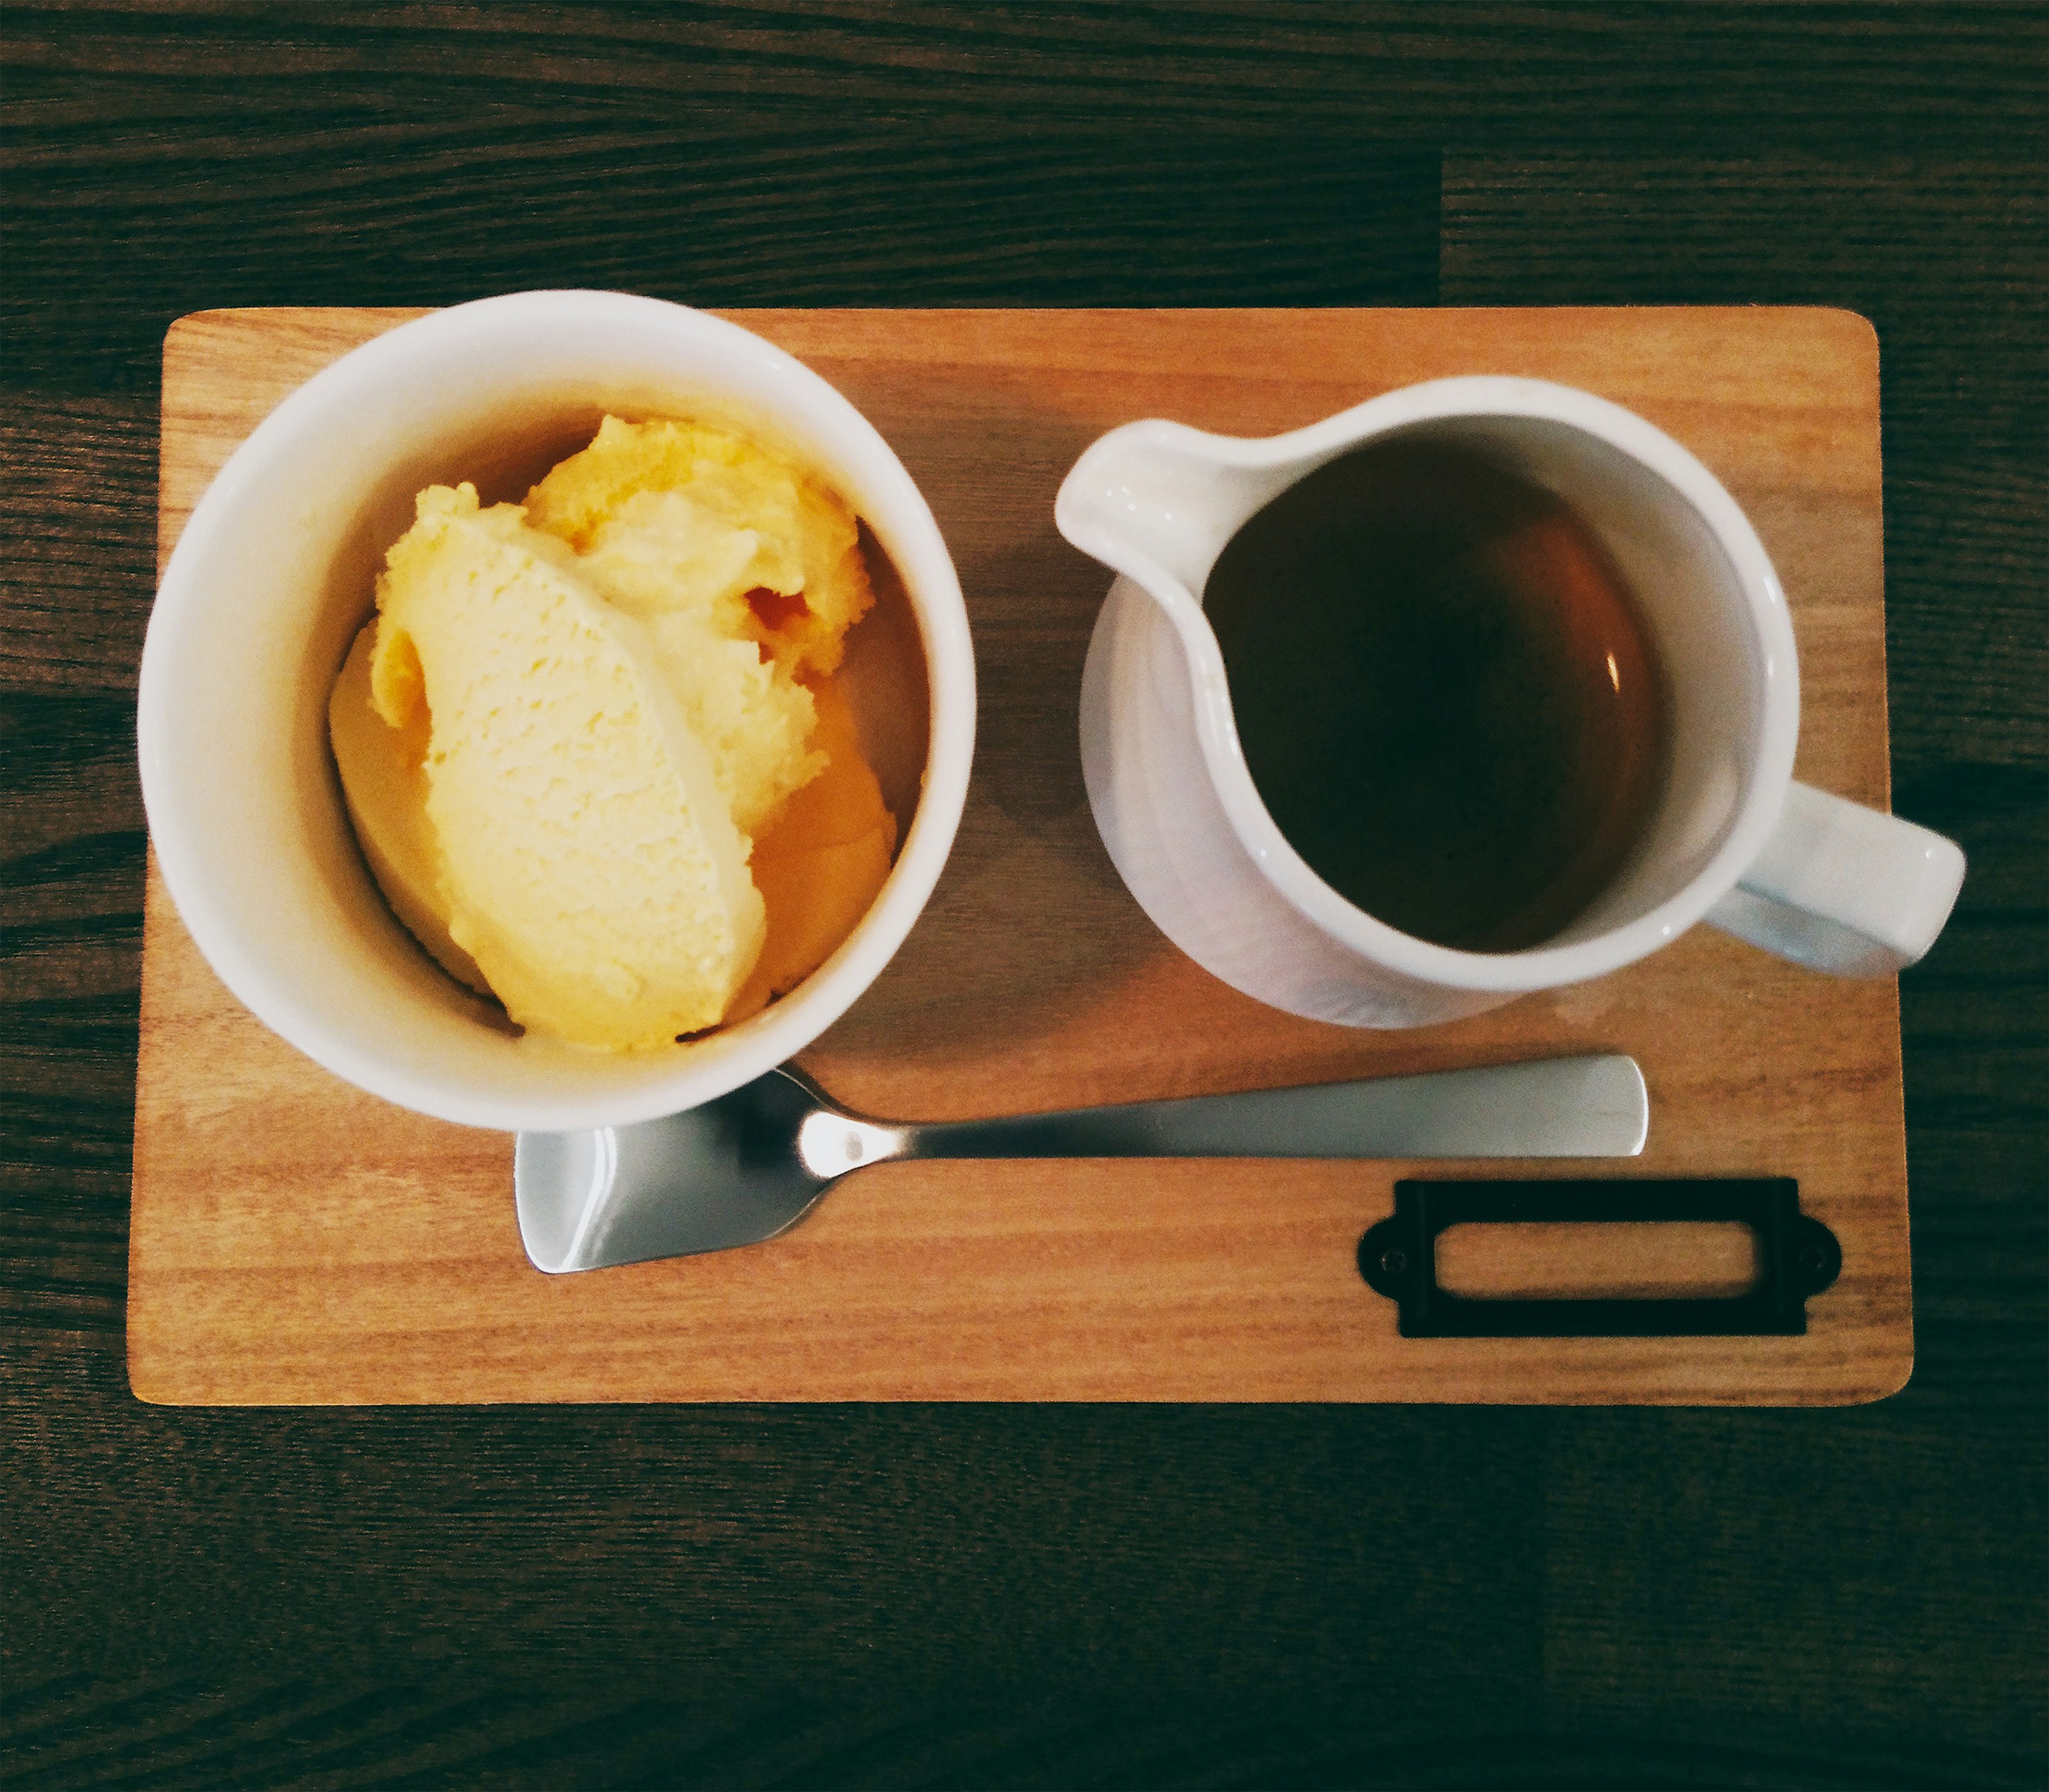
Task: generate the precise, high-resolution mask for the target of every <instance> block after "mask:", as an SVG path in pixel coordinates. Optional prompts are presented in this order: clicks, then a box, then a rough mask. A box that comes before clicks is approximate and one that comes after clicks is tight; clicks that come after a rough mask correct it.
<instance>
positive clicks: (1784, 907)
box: [1708, 783, 1964, 977]
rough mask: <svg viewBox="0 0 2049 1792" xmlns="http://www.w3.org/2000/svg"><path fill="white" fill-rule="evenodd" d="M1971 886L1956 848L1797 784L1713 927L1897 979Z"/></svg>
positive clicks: (1804, 957)
mask: <svg viewBox="0 0 2049 1792" xmlns="http://www.w3.org/2000/svg"><path fill="white" fill-rule="evenodd" d="M1963 881H1964V854H1963V849H1962V847H1960V846H1958V844H1957V843H1956V842H1954V840H1949V839H1946V838H1944V837H1943V836H1942V835H1941V834H1934V833H1931V832H1930V831H1929V830H1928V829H1927V828H1925V827H1919V826H1915V823H1913V822H1907V821H1902V820H1900V819H1899V817H1898V816H1896V815H1888V814H1881V813H1880V811H1879V810H1876V809H1867V808H1865V807H1864V806H1863V805H1862V804H1860V803H1849V802H1845V800H1844V799H1842V798H1841V797H1840V796H1830V795H1829V794H1828V793H1827V792H1826V791H1818V790H1816V789H1814V788H1813V787H1811V786H1810V785H1807V784H1799V783H1796V784H1794V785H1793V786H1792V787H1791V788H1790V789H1789V790H1788V791H1787V793H1786V807H1785V809H1784V810H1783V812H1782V813H1781V814H1780V815H1779V826H1777V828H1775V830H1773V832H1772V834H1771V838H1770V839H1768V840H1767V841H1766V842H1765V843H1764V850H1763V852H1762V853H1759V855H1758V856H1757V858H1756V860H1755V862H1754V863H1753V864H1752V865H1751V867H1750V869H1748V871H1746V872H1745V873H1744V874H1743V876H1742V877H1740V878H1738V879H1737V880H1736V888H1734V889H1732V890H1731V891H1730V892H1729V893H1728V895H1727V896H1724V897H1723V898H1722V899H1721V900H1720V902H1718V903H1717V904H1715V906H1714V907H1713V908H1711V909H1709V911H1708V919H1709V922H1710V923H1713V925H1714V926H1716V927H1720V929H1721V930H1722V931H1724V933H1732V934H1734V935H1736V938H1737V939H1746V940H1748V941H1749V942H1750V943H1751V944H1752V945H1753V946H1761V947H1763V948H1764V950H1766V951H1767V952H1775V953H1776V954H1778V955H1779V957H1780V958H1790V959H1791V960H1792V961H1793V962H1794V963H1795V964H1802V965H1806V966H1810V968H1812V969H1814V970H1825V971H1830V972H1833V974H1835V975H1837V976H1838V977H1890V976H1891V975H1892V974H1893V973H1894V972H1895V971H1898V970H1903V968H1904V967H1905V966H1908V965H1911V964H1914V963H1915V962H1918V961H1919V959H1920V958H1921V957H1922V955H1923V954H1924V953H1926V952H1927V950H1928V948H1929V947H1930V946H1932V945H1934V943H1935V936H1936V935H1938V934H1939V933H1940V932H1941V931H1942V924H1943V923H1944V922H1946V920H1948V919H1949V918H1950V910H1951V909H1952V908H1954V907H1955V906H1956V901H1957V892H1958V889H1960V888H1962V884H1963Z"/></svg>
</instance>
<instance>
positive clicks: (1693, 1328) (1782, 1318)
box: [1359, 1176, 1843, 1338]
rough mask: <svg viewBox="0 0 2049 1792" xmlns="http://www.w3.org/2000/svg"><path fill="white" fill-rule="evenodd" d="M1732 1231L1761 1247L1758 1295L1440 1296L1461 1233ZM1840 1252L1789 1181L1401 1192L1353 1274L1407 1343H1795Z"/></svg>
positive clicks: (1555, 1184) (1401, 1188) (1426, 1186)
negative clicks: (1393, 1317)
mask: <svg viewBox="0 0 2049 1792" xmlns="http://www.w3.org/2000/svg"><path fill="white" fill-rule="evenodd" d="M1574 1221H1580V1222H1588V1223H1600V1224H1644V1225H1658V1224H1665V1225H1670V1224H1672V1223H1674V1222H1681V1221H1707V1222H1723V1223H1727V1222H1732V1221H1733V1222H1736V1223H1739V1224H1741V1225H1745V1226H1748V1227H1750V1229H1751V1230H1752V1232H1754V1233H1755V1234H1756V1236H1757V1240H1758V1254H1759V1274H1758V1279H1757V1281H1756V1283H1755V1285H1754V1286H1753V1287H1752V1288H1750V1289H1748V1290H1746V1291H1745V1292H1743V1293H1741V1294H1737V1295H1717V1296H1703V1297H1700V1298H1696V1299H1685V1300H1679V1299H1668V1298H1654V1299H1647V1300H1631V1299H1626V1298H1624V1299H1615V1298H1602V1299H1599V1300H1577V1299H1563V1300H1518V1299H1505V1300H1490V1299H1482V1298H1476V1297H1474V1296H1466V1295H1458V1294H1453V1293H1451V1292H1448V1290H1446V1289H1442V1288H1440V1287H1439V1286H1438V1285H1437V1238H1438V1237H1439V1235H1440V1234H1442V1233H1443V1232H1444V1231H1445V1230H1447V1229H1448V1228H1449V1227H1451V1226H1461V1225H1474V1224H1479V1225H1511V1226H1512V1225H1518V1224H1520V1225H1529V1224H1532V1223H1560V1222H1565V1223H1570V1222H1574ZM1842 1264H1843V1254H1842V1247H1841V1246H1840V1245H1839V1244H1838V1243H1837V1241H1836V1235H1835V1234H1834V1233H1833V1232H1831V1231H1830V1230H1829V1229H1828V1227H1827V1226H1824V1225H1823V1224H1822V1223H1821V1222H1820V1221H1819V1220H1818V1219H1810V1217H1809V1216H1808V1215H1805V1214H1803V1213H1802V1212H1801V1211H1800V1199H1799V1185H1798V1184H1797V1183H1796V1182H1794V1180H1793V1179H1792V1178H1791V1177H1790V1176H1766V1177H1757V1178H1752V1179H1748V1180H1736V1179H1729V1180H1681V1181H1657V1180H1648V1179H1647V1180H1641V1181H1603V1182H1576V1181H1566V1180H1559V1181H1536V1182H1485V1181H1478V1182H1475V1181H1421V1180H1418V1181H1402V1182H1398V1183H1397V1184H1395V1185H1394V1215H1393V1216H1392V1217H1391V1218H1390V1219H1383V1220H1382V1221H1381V1222H1380V1223H1379V1224H1378V1225H1377V1226H1374V1227H1372V1228H1371V1230H1368V1231H1367V1234H1366V1236H1365V1237H1364V1238H1361V1239H1360V1240H1359V1273H1360V1274H1361V1275H1362V1276H1363V1277H1365V1278H1366V1281H1367V1285H1368V1286H1369V1287H1371V1288H1372V1289H1374V1290H1375V1291H1376V1292H1378V1293H1381V1294H1384V1295H1386V1296H1387V1297H1388V1298H1389V1299H1390V1300H1393V1301H1394V1302H1395V1303H1396V1304H1397V1307H1398V1312H1399V1316H1400V1320H1399V1323H1400V1326H1401V1331H1402V1336H1403V1337H1405V1338H1742V1337H1760V1338H1763V1337H1799V1336H1802V1335H1804V1334H1805V1333H1806V1330H1807V1299H1808V1296H1810V1295H1814V1294H1818V1293H1820V1292H1822V1289H1825V1288H1827V1287H1828V1286H1829V1285H1830V1284H1831V1283H1832V1282H1833V1281H1835V1279H1836V1277H1837V1275H1838V1274H1840V1273H1841V1269H1842Z"/></svg>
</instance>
